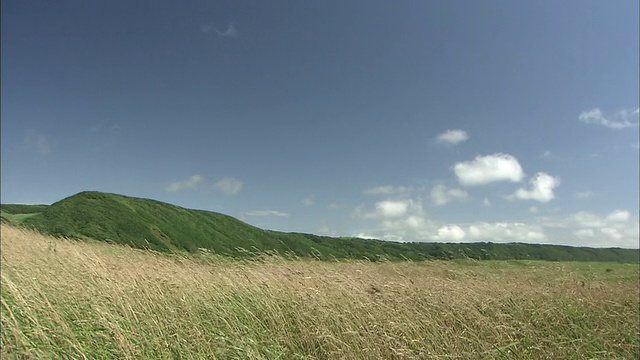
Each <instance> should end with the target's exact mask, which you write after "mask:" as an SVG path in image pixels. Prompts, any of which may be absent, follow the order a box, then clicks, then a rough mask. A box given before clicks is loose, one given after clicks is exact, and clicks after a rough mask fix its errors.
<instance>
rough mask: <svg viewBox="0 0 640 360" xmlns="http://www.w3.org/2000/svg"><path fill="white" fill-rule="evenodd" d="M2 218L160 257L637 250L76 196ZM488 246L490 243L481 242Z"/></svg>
mask: <svg viewBox="0 0 640 360" xmlns="http://www.w3.org/2000/svg"><path fill="white" fill-rule="evenodd" d="M2 218H3V220H4V221H9V222H10V223H13V224H20V225H23V226H26V227H30V228H33V229H36V230H38V231H40V232H43V233H46V234H51V235H54V236H62V237H70V238H78V239H88V238H91V239H96V240H102V241H107V242H113V243H119V244H126V245H130V246H132V247H136V248H142V249H151V250H156V251H162V252H183V251H187V252H192V253H193V252H198V251H201V249H207V250H208V251H211V252H214V253H216V254H220V255H229V256H234V257H254V256H259V255H261V254H265V253H267V254H269V253H278V254H280V255H282V256H292V257H315V258H318V259H353V258H356V259H362V258H368V259H370V260H378V259H388V260H403V259H409V260H429V259H459V258H471V259H480V260H488V259H492V260H509V259H541V260H553V261H574V260H575V261H615V262H627V263H637V262H638V259H639V252H638V250H637V249H636V250H634V249H619V248H610V249H594V248H585V247H570V246H558V245H538V244H521V243H513V244H494V243H490V242H487V243H467V244H450V243H396V242H390V241H379V240H364V239H357V238H331V237H323V236H317V235H311V234H300V233H282V232H276V231H268V230H262V229H259V228H256V227H253V226H251V225H248V224H246V223H244V222H242V221H240V220H237V219H235V218H233V217H230V216H227V215H223V214H218V213H214V212H210V211H203V210H189V209H185V208H181V207H178V206H174V205H170V204H167V203H162V202H159V201H155V200H149V199H139V198H132V197H126V196H122V195H116V194H107V193H100V192H82V193H79V194H76V195H73V196H71V197H68V198H66V199H63V200H61V201H58V202H56V203H54V204H52V205H49V206H46V205H2ZM487 240H490V239H487Z"/></svg>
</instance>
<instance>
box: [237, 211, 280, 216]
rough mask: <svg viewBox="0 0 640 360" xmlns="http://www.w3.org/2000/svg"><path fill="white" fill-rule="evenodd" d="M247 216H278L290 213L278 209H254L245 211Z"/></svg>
mask: <svg viewBox="0 0 640 360" xmlns="http://www.w3.org/2000/svg"><path fill="white" fill-rule="evenodd" d="M245 215H247V216H278V217H289V213H286V212H282V211H278V210H254V211H249V212H247V213H245Z"/></svg>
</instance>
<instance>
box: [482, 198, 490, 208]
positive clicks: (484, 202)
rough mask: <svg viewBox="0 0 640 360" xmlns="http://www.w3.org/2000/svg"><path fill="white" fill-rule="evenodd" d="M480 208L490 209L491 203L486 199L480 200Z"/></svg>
mask: <svg viewBox="0 0 640 360" xmlns="http://www.w3.org/2000/svg"><path fill="white" fill-rule="evenodd" d="M482 206H486V207H491V201H489V199H488V198H484V200H482Z"/></svg>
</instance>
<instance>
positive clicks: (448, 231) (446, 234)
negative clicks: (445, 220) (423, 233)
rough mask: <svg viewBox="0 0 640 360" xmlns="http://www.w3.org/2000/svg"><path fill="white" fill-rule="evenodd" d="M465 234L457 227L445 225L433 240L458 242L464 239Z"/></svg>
mask: <svg viewBox="0 0 640 360" xmlns="http://www.w3.org/2000/svg"><path fill="white" fill-rule="evenodd" d="M466 235H467V234H466V233H465V232H464V230H462V228H461V227H460V226H457V225H445V226H442V227H441V228H439V229H438V234H437V235H436V236H434V240H437V241H445V242H458V241H461V240H463V239H464V238H465V236H466Z"/></svg>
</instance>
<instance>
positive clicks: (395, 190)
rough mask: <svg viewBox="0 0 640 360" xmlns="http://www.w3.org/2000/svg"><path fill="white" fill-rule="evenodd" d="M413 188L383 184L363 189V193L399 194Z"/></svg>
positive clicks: (378, 194)
mask: <svg viewBox="0 0 640 360" xmlns="http://www.w3.org/2000/svg"><path fill="white" fill-rule="evenodd" d="M412 190H413V189H412V188H409V187H405V186H391V185H383V186H376V187H372V188H369V189H366V190H365V191H363V194H365V195H371V196H380V195H386V196H388V195H400V194H406V193H409V192H411V191H412Z"/></svg>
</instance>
